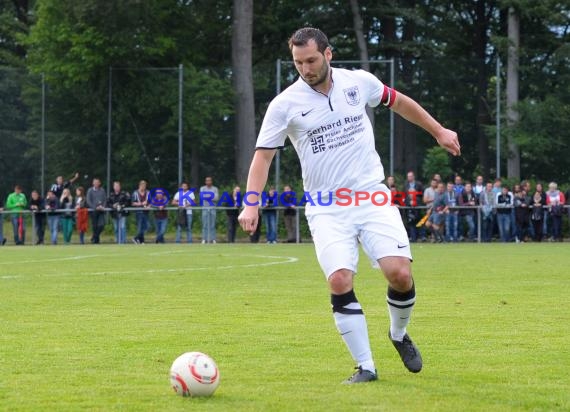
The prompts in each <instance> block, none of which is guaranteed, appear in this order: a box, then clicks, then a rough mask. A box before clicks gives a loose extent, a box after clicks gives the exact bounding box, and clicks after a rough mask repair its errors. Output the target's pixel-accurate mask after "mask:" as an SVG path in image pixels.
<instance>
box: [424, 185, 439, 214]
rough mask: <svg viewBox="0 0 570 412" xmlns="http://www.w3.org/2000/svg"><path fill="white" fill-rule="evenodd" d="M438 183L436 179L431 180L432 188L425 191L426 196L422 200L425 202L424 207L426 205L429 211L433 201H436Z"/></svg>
mask: <svg viewBox="0 0 570 412" xmlns="http://www.w3.org/2000/svg"><path fill="white" fill-rule="evenodd" d="M437 183H438V181H437V180H436V179H431V182H430V186H429V187H428V188H426V189H425V190H424V195H423V198H422V200H423V202H424V205H426V206H427V208H428V209H429V208H430V207H431V206H432V204H433V201H434V199H435V193H436V191H437Z"/></svg>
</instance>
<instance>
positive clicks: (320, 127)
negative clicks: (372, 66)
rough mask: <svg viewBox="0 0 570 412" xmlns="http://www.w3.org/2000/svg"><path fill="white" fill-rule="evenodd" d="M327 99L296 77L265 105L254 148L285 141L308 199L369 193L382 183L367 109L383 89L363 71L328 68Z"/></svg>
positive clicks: (373, 77)
mask: <svg viewBox="0 0 570 412" xmlns="http://www.w3.org/2000/svg"><path fill="white" fill-rule="evenodd" d="M332 81H333V86H332V88H331V90H330V92H329V96H326V95H324V94H322V93H320V92H318V91H316V90H314V89H313V88H311V87H310V86H309V85H308V84H307V83H305V81H304V80H303V79H301V78H299V79H298V80H297V81H296V82H295V83H293V84H292V85H291V86H290V87H288V88H287V89H286V90H285V91H283V93H281V94H280V95H278V96H277V97H275V99H273V101H272V102H271V103H270V105H269V107H268V109H267V113H266V114H265V118H264V119H263V124H262V126H261V130H260V132H259V136H258V138H257V144H256V148H257V149H274V148H281V147H283V145H284V143H285V139H286V138H287V137H289V139H290V140H291V142H292V144H293V146H294V147H295V150H296V151H297V154H298V156H299V159H300V161H301V169H302V172H303V183H304V188H305V191H306V192H309V193H310V196H311V198H312V199H315V200H316V199H317V197H316V196H317V194H318V193H320V196H321V197H328V193H329V192H333V194H334V192H335V191H336V190H338V189H342V188H346V189H350V190H352V191H357V190H370V189H372V188H374V187H376V186H377V185H378V184H379V183H380V182H381V181H382V180H384V168H383V167H382V163H381V162H380V156H379V155H378V153H377V152H376V148H375V144H374V134H373V130H372V125H371V123H370V120H369V119H368V116H367V115H366V105H367V104H368V105H369V106H371V107H375V106H377V105H378V104H379V103H380V99H381V97H382V96H383V94H385V93H386V89H388V88H387V87H386V86H384V84H382V82H381V81H380V80H378V79H377V78H376V77H375V76H374V75H372V74H371V73H368V72H366V71H363V70H356V71H350V70H345V69H332Z"/></svg>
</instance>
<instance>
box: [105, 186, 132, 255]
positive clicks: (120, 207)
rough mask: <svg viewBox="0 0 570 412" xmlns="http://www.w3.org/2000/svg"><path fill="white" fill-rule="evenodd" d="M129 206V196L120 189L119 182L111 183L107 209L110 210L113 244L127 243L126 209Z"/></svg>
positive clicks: (127, 213)
mask: <svg viewBox="0 0 570 412" xmlns="http://www.w3.org/2000/svg"><path fill="white" fill-rule="evenodd" d="M130 205H131V195H130V194H129V193H128V192H125V191H124V190H122V188H121V182H119V181H118V180H115V181H114V182H113V191H112V192H111V193H109V197H108V198H107V207H108V208H110V209H112V211H111V217H112V219H113V230H114V232H115V242H117V243H118V244H120V245H122V244H125V243H127V216H128V215H129V212H128V210H126V208H127V207H129V206H130Z"/></svg>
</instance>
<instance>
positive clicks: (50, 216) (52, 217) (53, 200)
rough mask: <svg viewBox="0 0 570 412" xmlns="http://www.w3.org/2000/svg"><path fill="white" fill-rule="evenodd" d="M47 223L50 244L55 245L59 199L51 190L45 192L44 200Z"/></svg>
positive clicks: (57, 229)
mask: <svg viewBox="0 0 570 412" xmlns="http://www.w3.org/2000/svg"><path fill="white" fill-rule="evenodd" d="M45 206H46V213H47V223H48V229H49V234H50V240H51V244H52V245H57V234H58V232H59V217H60V215H59V212H58V209H59V206H60V205H59V199H58V198H57V196H56V195H55V193H54V192H52V191H51V190H50V191H49V192H47V194H46V200H45Z"/></svg>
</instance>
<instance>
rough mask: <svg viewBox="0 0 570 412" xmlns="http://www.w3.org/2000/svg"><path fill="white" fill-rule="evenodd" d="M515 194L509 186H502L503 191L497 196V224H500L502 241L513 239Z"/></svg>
mask: <svg viewBox="0 0 570 412" xmlns="http://www.w3.org/2000/svg"><path fill="white" fill-rule="evenodd" d="M513 205H514V199H513V194H512V193H511V192H510V191H509V188H508V187H507V186H503V187H502V188H501V192H500V193H497V197H496V198H495V206H496V208H497V224H498V226H499V235H500V237H501V241H502V242H509V241H510V240H511V216H512V215H511V213H512V212H511V211H512V209H513Z"/></svg>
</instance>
